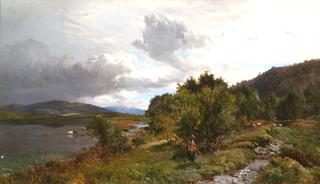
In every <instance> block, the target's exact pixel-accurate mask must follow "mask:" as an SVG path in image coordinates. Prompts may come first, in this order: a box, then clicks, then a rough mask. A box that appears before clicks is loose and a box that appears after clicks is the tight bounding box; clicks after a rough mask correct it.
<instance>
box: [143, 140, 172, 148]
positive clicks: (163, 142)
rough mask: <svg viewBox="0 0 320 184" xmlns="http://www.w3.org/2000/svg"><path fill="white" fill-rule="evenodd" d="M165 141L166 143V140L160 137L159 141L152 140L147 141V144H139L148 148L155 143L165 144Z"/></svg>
mask: <svg viewBox="0 0 320 184" xmlns="http://www.w3.org/2000/svg"><path fill="white" fill-rule="evenodd" d="M165 143H167V141H166V140H164V139H162V140H160V141H153V142H149V143H147V144H143V145H141V146H140V148H150V147H151V146H156V145H160V144H165Z"/></svg>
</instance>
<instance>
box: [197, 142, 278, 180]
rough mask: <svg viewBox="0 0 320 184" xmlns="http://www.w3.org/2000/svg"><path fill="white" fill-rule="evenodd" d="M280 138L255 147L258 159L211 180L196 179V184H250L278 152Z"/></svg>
mask: <svg viewBox="0 0 320 184" xmlns="http://www.w3.org/2000/svg"><path fill="white" fill-rule="evenodd" d="M283 144H284V142H283V141H281V140H274V141H272V142H271V143H270V144H269V145H267V146H266V147H257V148H256V149H255V150H254V151H255V153H256V154H257V155H258V159H256V160H254V161H253V162H251V163H250V164H249V165H248V166H247V167H245V168H244V169H241V170H239V171H236V172H234V173H232V174H225V175H218V176H215V177H213V178H212V179H211V180H202V181H198V182H197V183H198V184H251V183H252V182H253V181H254V180H255V179H256V177H257V174H258V172H259V171H260V170H261V169H263V168H264V167H265V166H266V165H268V164H269V163H270V158H271V157H272V156H274V155H276V154H279V152H280V148H281V146H282V145H283Z"/></svg>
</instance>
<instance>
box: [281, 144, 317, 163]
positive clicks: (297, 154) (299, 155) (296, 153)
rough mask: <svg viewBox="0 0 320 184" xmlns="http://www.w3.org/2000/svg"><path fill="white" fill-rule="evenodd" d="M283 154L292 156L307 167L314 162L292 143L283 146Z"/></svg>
mask: <svg viewBox="0 0 320 184" xmlns="http://www.w3.org/2000/svg"><path fill="white" fill-rule="evenodd" d="M281 154H282V155H283V156H286V157H290V158H292V159H294V160H296V161H298V162H299V163H300V164H301V165H303V166H305V167H311V166H312V163H311V162H310V161H309V160H308V158H307V156H306V155H305V154H304V153H303V152H302V151H300V150H298V149H297V148H295V147H293V146H292V145H284V146H283V147H282V148H281Z"/></svg>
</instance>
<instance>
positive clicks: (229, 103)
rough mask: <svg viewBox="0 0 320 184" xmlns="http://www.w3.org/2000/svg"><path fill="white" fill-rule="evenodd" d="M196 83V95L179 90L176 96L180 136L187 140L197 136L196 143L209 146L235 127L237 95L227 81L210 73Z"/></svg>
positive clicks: (185, 90)
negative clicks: (233, 93) (232, 92)
mask: <svg viewBox="0 0 320 184" xmlns="http://www.w3.org/2000/svg"><path fill="white" fill-rule="evenodd" d="M196 83H197V84H198V89H197V92H196V93H194V92H191V91H190V90H189V89H188V88H180V90H179V91H178V93H177V94H176V97H177V100H178V103H177V104H178V106H177V107H178V110H177V111H178V112H180V114H179V117H180V118H179V119H178V129H177V134H178V135H179V136H180V137H181V138H183V139H185V140H186V139H188V138H189V137H190V136H191V135H195V136H196V141H197V143H200V144H202V145H204V147H206V145H208V144H207V143H210V142H215V141H216V139H217V138H218V137H219V136H221V135H225V134H228V133H229V132H230V131H231V130H233V129H234V128H235V126H236V121H235V112H236V106H235V96H234V95H232V94H231V93H230V90H229V89H228V87H227V84H226V83H225V82H223V81H221V79H215V78H214V76H213V75H210V74H208V73H205V74H203V75H201V76H200V77H199V79H198V80H197V81H196ZM186 84H187V83H186ZM186 84H184V85H182V86H186Z"/></svg>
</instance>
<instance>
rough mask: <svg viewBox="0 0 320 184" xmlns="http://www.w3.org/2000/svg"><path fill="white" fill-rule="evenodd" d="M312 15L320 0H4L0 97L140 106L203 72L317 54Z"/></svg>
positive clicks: (0, 100) (317, 31) (319, 39)
mask: <svg viewBox="0 0 320 184" xmlns="http://www.w3.org/2000/svg"><path fill="white" fill-rule="evenodd" d="M319 20H320V1H319V0H303V1H301V0H268V1H265V0H193V1H192V0H162V1H150V0H68V1H65V0H54V1H53V0H1V35H0V36H1V40H0V41H1V47H0V104H10V103H20V104H30V103H35V102H40V101H46V100H53V99H59V100H69V101H78V102H84V103H90V104H95V105H98V106H112V105H119V106H128V107H138V108H144V109H146V108H147V107H148V104H149V100H150V99H151V98H152V97H154V96H155V95H160V94H163V93H167V92H168V93H173V92H174V91H175V89H176V87H177V83H182V82H183V81H185V80H186V79H187V78H188V77H189V76H198V75H199V74H201V73H202V72H203V71H209V72H211V73H213V74H214V75H215V76H216V77H222V78H223V79H224V80H225V81H226V82H227V83H228V84H229V85H232V84H236V83H237V82H240V81H242V80H248V79H251V78H254V77H255V76H256V75H258V74H259V73H262V72H264V71H266V70H268V69H270V68H271V67H273V66H276V67H277V66H284V65H290V64H294V63H298V62H303V61H304V60H308V59H314V58H320V24H319Z"/></svg>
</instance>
